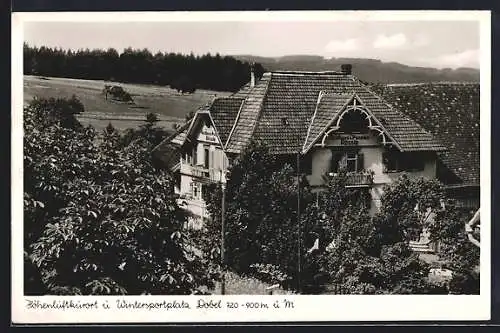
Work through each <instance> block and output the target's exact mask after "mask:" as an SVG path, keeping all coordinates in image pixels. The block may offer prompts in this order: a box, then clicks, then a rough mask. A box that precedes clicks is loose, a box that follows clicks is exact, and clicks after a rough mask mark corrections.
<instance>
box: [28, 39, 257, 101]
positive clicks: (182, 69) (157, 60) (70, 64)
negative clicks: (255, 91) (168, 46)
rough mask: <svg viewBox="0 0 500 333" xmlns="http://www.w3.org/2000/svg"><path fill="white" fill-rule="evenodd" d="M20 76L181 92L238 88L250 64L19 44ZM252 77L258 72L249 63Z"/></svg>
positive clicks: (134, 51)
mask: <svg viewBox="0 0 500 333" xmlns="http://www.w3.org/2000/svg"><path fill="white" fill-rule="evenodd" d="M23 54H24V59H23V60H24V68H23V71H24V74H25V75H38V76H51V77H65V78H73V79H88V80H105V81H118V82H124V83H139V84H155V85H164V86H167V85H168V86H170V87H171V88H173V89H177V90H179V91H183V92H194V91H195V90H196V89H206V90H215V91H231V92H235V91H237V90H239V89H240V88H241V87H242V86H243V85H245V84H246V83H247V82H248V81H249V80H250V71H251V66H252V64H251V63H249V62H244V61H240V60H237V59H235V58H233V57H229V56H221V55H220V54H218V53H217V54H215V55H211V54H210V53H207V54H204V55H201V56H200V55H194V54H192V53H191V54H189V55H184V54H179V53H162V52H157V53H155V54H152V53H151V52H150V51H149V50H147V49H142V50H139V49H132V48H126V49H124V50H123V52H121V53H119V52H118V51H117V50H115V49H113V48H109V49H107V50H102V49H92V50H89V49H79V50H69V49H68V50H63V49H61V48H50V47H46V46H41V47H36V46H30V45H28V44H26V43H25V44H24V52H23ZM253 66H254V72H255V75H256V76H257V78H260V77H261V76H262V74H263V73H264V68H263V67H262V66H261V65H260V64H254V65H253Z"/></svg>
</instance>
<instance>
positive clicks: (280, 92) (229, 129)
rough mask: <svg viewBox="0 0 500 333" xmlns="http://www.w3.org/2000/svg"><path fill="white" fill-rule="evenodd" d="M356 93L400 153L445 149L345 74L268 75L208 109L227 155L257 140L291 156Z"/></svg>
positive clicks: (312, 137) (314, 135) (308, 141)
mask: <svg viewBox="0 0 500 333" xmlns="http://www.w3.org/2000/svg"><path fill="white" fill-rule="evenodd" d="M320 93H322V94H323V96H322V97H321V98H319V96H320ZM353 95H356V96H357V97H358V98H359V99H360V100H361V101H362V103H363V104H364V106H365V107H366V108H367V109H368V111H369V112H370V113H371V114H372V115H373V116H374V117H375V118H376V120H377V121H378V122H379V125H380V126H382V127H383V129H384V130H385V131H386V132H387V133H388V134H389V136H390V138H391V139H392V140H393V141H395V143H396V145H397V146H398V147H399V148H400V149H401V150H403V151H444V150H445V149H446V148H445V147H444V146H442V145H441V144H440V143H439V142H438V141H436V140H435V139H434V137H433V136H432V135H431V134H429V133H428V132H426V131H425V130H424V129H423V128H422V127H421V126H420V125H419V124H417V123H416V122H415V121H413V120H412V119H410V118H409V117H407V116H406V115H404V114H403V113H401V112H399V111H397V110H395V109H394V108H392V107H391V106H390V105H389V104H388V103H386V102H385V101H384V100H382V99H381V98H380V97H379V96H378V95H376V94H375V93H374V92H372V91H371V90H370V89H369V88H368V87H367V86H366V85H364V84H363V83H361V82H360V81H359V80H358V79H357V78H356V77H355V76H353V75H348V74H344V73H337V72H319V73H318V72H284V71H280V72H272V73H265V74H264V75H263V77H262V79H261V80H259V81H258V82H257V83H256V84H255V86H254V87H250V86H249V85H246V86H245V87H243V88H242V89H241V90H240V91H239V92H237V93H235V94H233V95H231V96H229V97H224V98H216V99H215V100H214V101H213V103H212V105H211V106H210V108H209V110H210V115H211V116H212V119H213V120H214V123H215V127H216V129H217V131H218V133H219V135H220V137H221V140H223V141H226V140H227V142H226V146H225V150H226V151H227V152H229V153H239V152H240V151H241V150H242V149H243V148H244V147H245V146H246V145H247V144H248V143H249V142H250V139H251V138H252V137H254V138H255V139H258V140H262V141H264V142H266V144H267V146H268V147H269V149H270V151H271V152H272V153H278V154H290V153H295V152H297V151H298V150H302V148H303V147H304V146H305V145H306V144H312V143H313V141H314V139H316V138H317V137H318V135H319V134H321V132H322V131H323V130H325V126H326V125H327V123H328V122H329V121H331V120H332V119H333V118H335V117H336V116H337V115H338V112H339V110H340V109H341V108H342V106H343V105H344V104H345V103H347V102H348V99H349V98H350V96H353ZM284 119H286V121H284ZM179 135H181V136H182V134H179ZM306 139H307V141H306Z"/></svg>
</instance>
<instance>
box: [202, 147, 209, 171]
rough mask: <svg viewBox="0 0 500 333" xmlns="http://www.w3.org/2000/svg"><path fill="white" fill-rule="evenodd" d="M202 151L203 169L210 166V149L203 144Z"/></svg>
mask: <svg viewBox="0 0 500 333" xmlns="http://www.w3.org/2000/svg"><path fill="white" fill-rule="evenodd" d="M203 152H204V157H205V163H204V164H203V166H204V167H205V169H208V168H209V167H210V150H209V149H208V147H206V146H205V147H204V149H203Z"/></svg>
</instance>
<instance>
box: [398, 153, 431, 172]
mask: <svg viewBox="0 0 500 333" xmlns="http://www.w3.org/2000/svg"><path fill="white" fill-rule="evenodd" d="M400 167H401V169H402V170H405V171H423V170H424V169H425V162H424V158H422V156H418V155H414V154H402V155H401V161H400Z"/></svg>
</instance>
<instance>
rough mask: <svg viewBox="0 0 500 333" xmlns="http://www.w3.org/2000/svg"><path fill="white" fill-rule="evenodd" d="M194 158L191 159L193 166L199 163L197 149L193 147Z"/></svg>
mask: <svg viewBox="0 0 500 333" xmlns="http://www.w3.org/2000/svg"><path fill="white" fill-rule="evenodd" d="M192 156H193V158H192V159H191V164H193V165H196V163H197V162H198V154H197V151H196V147H193V151H192Z"/></svg>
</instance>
